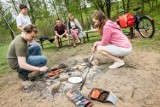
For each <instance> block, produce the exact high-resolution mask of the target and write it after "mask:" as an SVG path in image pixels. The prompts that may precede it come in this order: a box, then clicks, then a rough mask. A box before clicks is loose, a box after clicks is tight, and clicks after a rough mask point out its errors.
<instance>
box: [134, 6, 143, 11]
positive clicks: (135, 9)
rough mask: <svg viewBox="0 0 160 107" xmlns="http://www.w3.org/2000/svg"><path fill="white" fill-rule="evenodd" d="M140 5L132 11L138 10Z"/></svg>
mask: <svg viewBox="0 0 160 107" xmlns="http://www.w3.org/2000/svg"><path fill="white" fill-rule="evenodd" d="M140 8H141V7H137V8H134V9H133V10H134V11H137V10H139V9H140Z"/></svg>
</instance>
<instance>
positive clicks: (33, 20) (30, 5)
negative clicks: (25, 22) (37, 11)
mask: <svg viewBox="0 0 160 107" xmlns="http://www.w3.org/2000/svg"><path fill="white" fill-rule="evenodd" d="M28 4H29V7H30V15H31V20H32V23H33V24H35V18H34V15H33V11H34V9H33V5H32V4H33V2H31V0H28Z"/></svg>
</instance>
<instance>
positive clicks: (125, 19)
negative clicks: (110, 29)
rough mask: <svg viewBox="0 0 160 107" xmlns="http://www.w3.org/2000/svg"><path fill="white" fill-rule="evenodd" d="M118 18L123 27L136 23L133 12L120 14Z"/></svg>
mask: <svg viewBox="0 0 160 107" xmlns="http://www.w3.org/2000/svg"><path fill="white" fill-rule="evenodd" d="M118 20H119V24H120V26H121V28H126V27H129V26H133V25H134V16H133V15H132V14H131V13H126V14H125V15H122V16H119V17H118Z"/></svg>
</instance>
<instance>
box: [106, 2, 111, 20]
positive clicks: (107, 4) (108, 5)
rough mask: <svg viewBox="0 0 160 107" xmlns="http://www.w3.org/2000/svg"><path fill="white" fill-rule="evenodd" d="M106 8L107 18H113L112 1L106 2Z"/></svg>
mask: <svg viewBox="0 0 160 107" xmlns="http://www.w3.org/2000/svg"><path fill="white" fill-rule="evenodd" d="M105 3H106V8H107V17H108V18H109V19H110V18H111V0H105Z"/></svg>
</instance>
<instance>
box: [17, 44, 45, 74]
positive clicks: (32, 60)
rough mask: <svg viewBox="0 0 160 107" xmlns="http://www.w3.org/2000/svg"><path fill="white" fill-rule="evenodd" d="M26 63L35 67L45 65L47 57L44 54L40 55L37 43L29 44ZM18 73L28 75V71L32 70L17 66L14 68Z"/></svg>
mask: <svg viewBox="0 0 160 107" xmlns="http://www.w3.org/2000/svg"><path fill="white" fill-rule="evenodd" d="M26 61H27V64H29V65H32V66H37V67H42V66H45V65H46V63H47V58H46V57H45V56H42V53H41V48H40V46H39V45H31V46H30V47H29V55H28V57H27V58H26ZM16 70H17V71H18V73H19V74H20V75H25V76H28V74H29V73H31V72H32V71H28V70H25V69H22V68H20V67H17V69H16Z"/></svg>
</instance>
